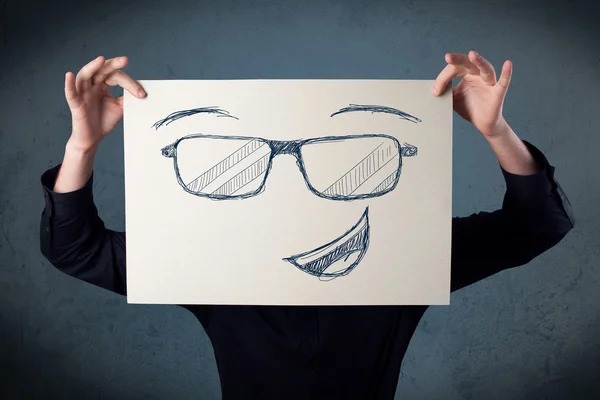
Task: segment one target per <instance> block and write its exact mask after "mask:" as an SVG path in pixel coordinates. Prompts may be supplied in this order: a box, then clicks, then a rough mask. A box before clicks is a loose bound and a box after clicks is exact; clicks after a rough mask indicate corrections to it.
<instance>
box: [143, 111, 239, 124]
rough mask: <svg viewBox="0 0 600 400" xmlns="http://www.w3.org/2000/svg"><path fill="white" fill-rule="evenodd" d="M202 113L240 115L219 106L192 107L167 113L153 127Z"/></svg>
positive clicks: (227, 115) (221, 115) (230, 116)
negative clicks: (232, 113)
mask: <svg viewBox="0 0 600 400" xmlns="http://www.w3.org/2000/svg"><path fill="white" fill-rule="evenodd" d="M201 113H205V114H216V115H217V117H227V118H234V119H238V117H236V116H233V115H231V114H230V113H229V111H227V110H222V109H220V108H219V106H208V107H200V108H192V109H190V110H181V111H175V112H172V113H171V114H169V115H167V116H166V117H165V118H163V119H161V120H159V121H156V122H155V123H154V124H153V125H152V128H154V129H158V128H160V127H162V126H166V125H169V124H170V123H171V122H173V121H177V120H178V119H180V118H183V117H189V116H190V115H195V114H201Z"/></svg>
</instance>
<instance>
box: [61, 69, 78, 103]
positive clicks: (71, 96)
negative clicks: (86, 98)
mask: <svg viewBox="0 0 600 400" xmlns="http://www.w3.org/2000/svg"><path fill="white" fill-rule="evenodd" d="M65 98H66V99H67V104H68V105H69V108H70V109H74V108H76V107H79V105H80V104H81V99H80V98H79V95H78V94H77V89H76V88H75V75H73V73H72V72H67V73H66V75H65Z"/></svg>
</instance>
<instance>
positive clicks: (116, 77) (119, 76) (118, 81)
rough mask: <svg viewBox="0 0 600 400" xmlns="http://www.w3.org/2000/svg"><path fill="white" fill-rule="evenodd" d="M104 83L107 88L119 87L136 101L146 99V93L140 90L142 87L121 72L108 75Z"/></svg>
mask: <svg viewBox="0 0 600 400" xmlns="http://www.w3.org/2000/svg"><path fill="white" fill-rule="evenodd" d="M104 83H106V84H107V85H108V86H117V85H118V86H121V87H122V88H123V89H124V90H127V91H128V92H129V93H131V94H132V95H134V96H135V97H137V98H138V99H142V98H144V97H146V92H145V91H144V89H142V86H140V84H139V83H137V82H136V81H134V80H133V79H132V78H131V77H130V76H129V75H127V74H126V73H125V72H123V71H121V70H117V71H114V72H113V73H111V74H110V75H108V76H107V77H106V79H105V80H104Z"/></svg>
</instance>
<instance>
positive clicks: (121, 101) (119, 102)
mask: <svg viewBox="0 0 600 400" xmlns="http://www.w3.org/2000/svg"><path fill="white" fill-rule="evenodd" d="M117 104H118V105H119V106H120V107H121V108H123V96H119V97H117Z"/></svg>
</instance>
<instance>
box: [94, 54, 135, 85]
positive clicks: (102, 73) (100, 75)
mask: <svg viewBox="0 0 600 400" xmlns="http://www.w3.org/2000/svg"><path fill="white" fill-rule="evenodd" d="M127 61H128V60H127V57H115V58H111V59H109V60H106V61H105V62H104V65H103V66H102V68H100V70H99V71H98V72H96V74H95V75H94V77H93V78H92V81H93V83H94V84H98V83H100V82H103V81H104V79H106V77H107V76H108V75H110V74H111V73H112V72H113V71H116V70H117V69H120V68H123V67H125V66H126V65H127Z"/></svg>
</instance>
